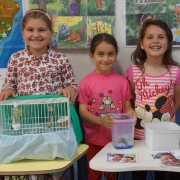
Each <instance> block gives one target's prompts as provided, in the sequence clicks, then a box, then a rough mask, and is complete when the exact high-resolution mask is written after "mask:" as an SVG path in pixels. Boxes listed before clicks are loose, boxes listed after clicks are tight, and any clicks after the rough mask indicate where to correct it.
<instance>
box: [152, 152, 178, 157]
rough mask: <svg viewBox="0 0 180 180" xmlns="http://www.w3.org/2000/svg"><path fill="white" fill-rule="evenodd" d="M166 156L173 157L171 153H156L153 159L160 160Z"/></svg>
mask: <svg viewBox="0 0 180 180" xmlns="http://www.w3.org/2000/svg"><path fill="white" fill-rule="evenodd" d="M166 155H170V156H172V157H174V156H173V155H172V154H171V153H168V152H160V153H157V154H156V156H155V158H157V159H160V158H161V157H162V156H166ZM174 159H176V158H175V157H174Z"/></svg>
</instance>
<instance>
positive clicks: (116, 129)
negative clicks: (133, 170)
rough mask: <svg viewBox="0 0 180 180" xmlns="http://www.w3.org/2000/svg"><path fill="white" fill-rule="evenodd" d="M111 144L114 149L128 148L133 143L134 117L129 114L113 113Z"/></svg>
mask: <svg viewBox="0 0 180 180" xmlns="http://www.w3.org/2000/svg"><path fill="white" fill-rule="evenodd" d="M113 120H114V126H113V128H112V144H113V146H114V147H115V148H116V149H128V148H132V147H133V143H134V121H135V118H134V117H133V116H130V115H129V114H116V115H113Z"/></svg>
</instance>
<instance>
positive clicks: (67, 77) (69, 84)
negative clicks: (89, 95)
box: [58, 57, 78, 103]
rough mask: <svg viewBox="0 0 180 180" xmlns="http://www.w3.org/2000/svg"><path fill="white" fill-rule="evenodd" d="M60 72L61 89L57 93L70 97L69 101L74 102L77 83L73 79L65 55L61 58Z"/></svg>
mask: <svg viewBox="0 0 180 180" xmlns="http://www.w3.org/2000/svg"><path fill="white" fill-rule="evenodd" d="M61 74H62V77H61V81H62V85H63V89H62V90H61V91H59V92H58V94H63V95H64V96H65V97H68V98H70V103H74V102H75V100H76V97H77V94H78V85H77V83H76V81H75V77H74V72H73V69H72V66H71V64H70V62H69V60H68V59H67V58H66V57H65V59H63V60H62V73H61Z"/></svg>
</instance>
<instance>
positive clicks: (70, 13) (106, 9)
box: [29, 0, 115, 49]
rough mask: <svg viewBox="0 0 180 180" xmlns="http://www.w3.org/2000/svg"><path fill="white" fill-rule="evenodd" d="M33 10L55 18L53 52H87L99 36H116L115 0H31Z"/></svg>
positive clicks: (30, 4) (30, 6)
mask: <svg viewBox="0 0 180 180" xmlns="http://www.w3.org/2000/svg"><path fill="white" fill-rule="evenodd" d="M32 8H40V9H44V10H46V11H47V12H49V13H50V14H51V15H52V19H53V29H54V34H53V37H52V41H51V45H52V47H54V48H58V49H87V48H88V47H89V46H90V43H91V39H92V38H93V36H94V35H96V34H98V33H104V32H106V33H109V34H112V35H113V36H115V0H49V1H47V0H41V3H40V1H38V0H29V9H32ZM104 15H106V16H104Z"/></svg>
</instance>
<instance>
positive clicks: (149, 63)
mask: <svg viewBox="0 0 180 180" xmlns="http://www.w3.org/2000/svg"><path fill="white" fill-rule="evenodd" d="M172 41H173V35H172V32H171V30H170V29H169V27H168V25H167V24H166V23H165V22H163V21H161V20H146V21H145V22H144V23H143V25H142V27H141V30H140V34H139V41H138V45H137V47H136V49H135V51H134V52H133V54H132V56H131V57H132V62H133V65H131V66H130V67H129V68H128V69H127V71H126V75H127V78H128V80H129V82H130V86H131V91H132V94H133V96H134V107H135V112H136V115H137V123H136V126H135V138H137V139H144V138H145V137H144V124H145V123H155V122H169V121H171V122H175V112H176V111H177V110H178V109H179V106H180V94H179V92H180V68H179V64H178V63H177V62H175V61H174V60H173V58H172V55H171V54H172ZM155 177H156V180H161V179H165V172H164V176H163V172H161V173H158V172H155ZM145 178H146V172H145V171H142V172H133V180H144V179H145Z"/></svg>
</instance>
